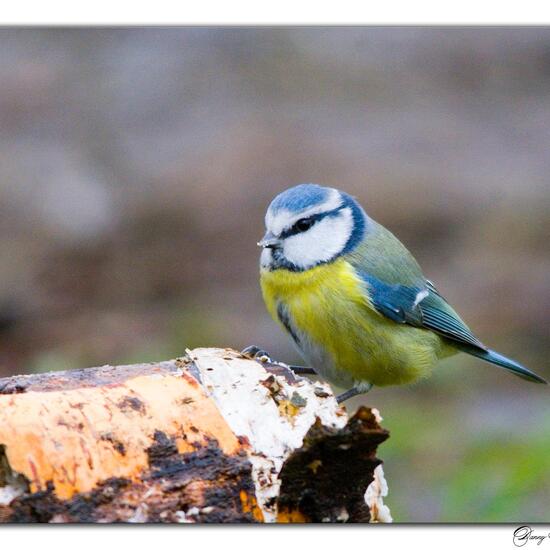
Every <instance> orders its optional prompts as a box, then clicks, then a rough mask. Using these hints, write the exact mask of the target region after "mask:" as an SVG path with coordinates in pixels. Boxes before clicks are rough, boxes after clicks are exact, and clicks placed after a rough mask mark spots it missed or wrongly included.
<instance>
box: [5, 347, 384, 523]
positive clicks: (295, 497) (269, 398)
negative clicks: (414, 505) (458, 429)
mask: <svg viewBox="0 0 550 550" xmlns="http://www.w3.org/2000/svg"><path fill="white" fill-rule="evenodd" d="M379 422H380V417H379V415H378V412H377V411H376V410H375V409H367V408H364V407H362V408H360V409H359V410H358V411H357V412H356V413H355V414H354V415H353V416H352V417H351V418H348V416H347V414H346V411H345V408H344V407H342V406H339V405H338V404H337V403H336V399H335V397H334V395H333V393H332V391H331V389H330V387H329V386H328V385H326V384H324V383H322V382H320V381H314V380H311V379H306V378H302V377H299V376H295V375H294V374H293V373H292V372H291V371H290V370H289V369H287V368H285V367H281V366H272V365H269V364H260V363H258V362H256V361H253V360H250V359H247V358H245V357H243V356H242V355H241V354H239V353H237V352H235V351H233V350H229V349H225V350H221V349H210V348H209V349H195V350H192V351H188V352H187V354H186V355H185V357H183V358H181V359H176V360H173V361H165V362H161V363H151V364H141V365H127V366H117V367H112V366H104V367H97V368H89V369H84V370H74V371H65V372H55V373H48V374H35V375H29V376H14V377H12V378H5V379H0V521H1V522H51V523H56V522H57V523H59V522H62V523H65V522H120V521H122V522H139V523H144V522H180V523H235V522H387V521H391V516H390V513H389V510H388V508H387V507H386V506H385V505H384V503H383V497H384V496H385V494H386V493H387V486H386V482H385V480H384V475H383V471H382V466H381V460H379V459H378V458H376V454H375V453H376V448H377V446H378V445H379V444H380V443H381V442H383V441H384V440H385V439H386V438H387V437H388V432H387V431H386V430H384V429H382V428H381V427H380V425H379Z"/></svg>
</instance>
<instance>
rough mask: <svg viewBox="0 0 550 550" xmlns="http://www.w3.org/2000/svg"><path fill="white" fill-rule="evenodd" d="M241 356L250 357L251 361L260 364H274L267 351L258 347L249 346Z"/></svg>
mask: <svg viewBox="0 0 550 550" xmlns="http://www.w3.org/2000/svg"><path fill="white" fill-rule="evenodd" d="M241 355H244V356H245V357H248V358H249V359H255V360H256V361H259V362H260V363H272V360H271V356H270V355H269V353H267V351H265V350H264V349H262V348H260V347H258V346H254V345H252V346H247V347H246V348H244V349H243V350H242V351H241Z"/></svg>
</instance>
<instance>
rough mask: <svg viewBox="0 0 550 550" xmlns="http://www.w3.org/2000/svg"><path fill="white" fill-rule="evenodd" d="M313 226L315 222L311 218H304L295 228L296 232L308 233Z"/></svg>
mask: <svg viewBox="0 0 550 550" xmlns="http://www.w3.org/2000/svg"><path fill="white" fill-rule="evenodd" d="M312 225H313V220H312V219H311V218H302V219H301V220H298V221H297V222H296V223H295V224H294V227H295V228H296V231H299V232H300V233H303V232H304V231H307V230H308V229H309V228H310V227H311V226H312Z"/></svg>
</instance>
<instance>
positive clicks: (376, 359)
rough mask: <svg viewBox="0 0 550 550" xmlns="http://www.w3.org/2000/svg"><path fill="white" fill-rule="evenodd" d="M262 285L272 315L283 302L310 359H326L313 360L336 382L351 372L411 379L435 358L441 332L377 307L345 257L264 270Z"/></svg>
mask: <svg viewBox="0 0 550 550" xmlns="http://www.w3.org/2000/svg"><path fill="white" fill-rule="evenodd" d="M261 287H262V292H263V296H264V300H265V303H266V305H267V308H268V310H269V312H270V314H271V315H272V317H273V318H274V319H275V320H277V321H279V322H280V321H281V319H280V318H279V313H278V308H280V306H281V304H282V306H283V307H284V310H285V311H286V313H287V315H288V318H289V320H290V322H291V324H292V327H293V329H294V330H295V331H296V333H298V335H302V338H303V339H304V340H307V342H306V343H307V345H304V343H303V342H302V343H301V344H300V343H299V344H298V345H299V347H300V348H302V352H303V353H304V356H305V357H306V360H307V359H308V358H310V359H311V361H310V364H311V363H315V362H316V361H315V359H317V362H321V363H325V364H324V365H319V364H312V366H313V367H314V368H317V369H318V370H319V371H320V372H321V374H322V375H323V376H324V377H325V378H328V379H329V380H330V381H331V382H333V383H335V384H339V385H343V386H346V385H348V384H349V380H350V378H352V379H353V380H355V381H367V382H371V383H373V384H376V385H387V384H401V383H406V382H411V381H413V380H415V379H417V378H419V377H421V376H423V375H425V374H427V372H429V370H430V368H431V367H432V366H433V365H434V363H435V362H436V360H437V356H438V354H439V350H440V346H441V344H440V338H439V337H438V336H437V335H436V334H433V333H431V332H430V331H427V330H424V329H417V328H414V327H411V326H408V325H400V324H398V323H395V322H394V321H391V320H389V319H387V318H386V317H383V316H382V315H380V314H379V313H378V312H376V310H375V309H374V308H373V307H372V303H371V301H370V298H369V293H368V288H367V286H366V284H365V283H364V282H363V281H362V280H361V279H360V278H359V277H358V275H357V274H356V272H355V270H354V269H353V267H352V266H351V265H350V264H349V263H348V262H347V261H345V259H343V258H340V259H338V260H336V261H334V262H332V263H328V264H321V265H319V266H317V267H314V268H312V269H309V270H306V271H302V272H292V271H288V270H284V269H278V270H274V271H268V270H262V272H261ZM286 328H287V329H288V327H286ZM304 348H306V349H304ZM327 363H330V364H327Z"/></svg>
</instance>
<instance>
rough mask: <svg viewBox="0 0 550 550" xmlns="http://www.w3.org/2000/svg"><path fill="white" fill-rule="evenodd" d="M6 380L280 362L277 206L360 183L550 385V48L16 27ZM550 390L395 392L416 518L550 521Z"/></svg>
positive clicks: (449, 380)
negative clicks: (185, 363) (231, 359)
mask: <svg viewBox="0 0 550 550" xmlns="http://www.w3.org/2000/svg"><path fill="white" fill-rule="evenodd" d="M0 81H1V83H2V85H1V86H0V128H1V129H2V131H1V132H0V235H1V239H0V375H4V376H5V375H9V374H13V373H15V372H32V371H43V370H50V369H54V368H73V367H82V366H87V365H96V364H102V363H107V362H109V363H116V362H134V361H149V360H155V359H163V358H167V357H172V356H177V355H180V354H181V353H182V352H183V350H184V349H185V348H186V347H192V346H197V345H217V346H232V347H235V348H239V347H244V346H245V345H247V344H250V343H256V344H259V345H262V346H264V347H266V348H267V349H269V350H270V351H271V352H272V354H273V355H274V356H276V357H280V358H282V359H287V360H288V361H298V360H299V359H298V357H297V356H296V353H295V352H294V350H293V349H292V348H291V345H290V342H289V341H288V339H287V338H286V337H285V336H284V335H283V334H282V333H281V331H280V330H279V328H278V327H276V326H275V325H274V324H273V323H272V321H271V320H270V319H269V318H268V315H267V313H266V312H265V309H264V307H263V304H262V301H261V296H260V292H259V288H258V281H257V262H258V250H257V248H256V244H255V243H256V241H257V240H258V238H259V237H260V236H261V235H262V233H263V227H262V219H263V214H264V211H265V208H266V206H267V204H268V203H269V201H270V199H271V198H272V197H273V196H274V195H275V194H276V193H278V192H279V191H281V190H282V189H284V188H285V187H287V186H290V185H293V184H295V183H298V182H303V181H315V182H318V183H322V184H327V185H333V186H337V187H341V188H342V189H344V190H346V191H348V192H350V193H352V194H354V195H356V196H357V197H358V198H359V199H360V201H361V202H362V203H363V204H364V206H365V207H366V209H367V210H368V212H369V213H370V214H371V215H372V216H373V217H374V218H375V219H377V220H378V221H380V222H381V223H383V224H384V225H386V226H388V227H389V228H390V229H391V230H392V231H394V232H395V233H396V234H397V236H398V237H400V238H401V239H402V240H403V241H404V242H405V243H406V244H407V246H408V247H409V248H410V249H411V250H412V251H413V253H414V254H415V255H416V257H417V258H418V259H419V261H420V263H421V264H422V265H423V267H424V269H425V272H426V274H427V275H428V276H429V277H430V278H431V279H432V280H434V281H435V282H436V284H437V285H438V287H439V289H440V290H441V292H442V293H443V294H444V295H446V296H447V297H448V299H449V301H450V302H451V303H453V304H454V305H455V306H456V307H457V309H458V311H459V312H460V313H461V314H462V315H463V317H464V318H465V319H466V321H467V322H468V323H469V324H470V326H471V327H472V328H473V329H474V330H475V332H476V333H477V334H478V335H479V336H480V338H481V339H482V340H484V341H485V342H487V343H488V344H490V345H491V346H492V347H495V348H496V349H498V350H499V351H501V352H502V353H505V354H509V355H511V356H512V357H516V358H518V359H521V360H522V361H523V362H524V363H525V364H526V365H527V366H529V367H530V368H532V369H534V370H536V371H537V372H539V373H540V374H542V375H546V376H547V377H548V376H549V375H550V370H549V369H548V357H549V351H550V350H549V339H548V336H549V334H548V333H549V326H550V325H549V323H548V310H549V306H550V303H549V300H550V292H549V290H550V256H549V254H548V243H547V239H548V235H549V234H550V218H549V217H548V208H549V206H550V202H549V199H550V193H549V191H550V189H549V187H550V186H549V174H550V156H549V155H548V151H549V150H550V133H549V131H548V129H549V128H550V94H549V93H548V90H549V89H550V30H549V29H540V28H539V29H537V28H522V29H512V28H509V29H505V28H492V29H488V28H477V29H475V28H470V29H449V28H446V29H437V28H425V29H420V28H346V29H338V28H323V29H314V28H307V29H306V28H302V29H299V28H294V29H292V28H290V29H265V28H262V29H251V28H249V29H238V28H225V29H213V28H187V29H185V28H183V29H177V28H171V29H161V28H150V29H0ZM548 397H549V393H548V389H547V388H544V387H540V386H535V385H531V384H528V383H525V382H523V381H521V380H519V379H517V378H515V377H513V376H510V375H508V374H506V373H503V372H502V371H500V370H498V369H496V368H492V367H489V366H486V365H483V364H481V363H480V362H479V361H475V360H473V359H470V358H458V357H457V358H455V359H452V360H449V361H447V362H446V363H444V364H443V365H442V368H441V369H440V371H438V372H437V373H436V375H435V376H434V377H433V378H432V379H431V380H428V381H425V382H422V383H420V384H418V385H416V386H414V387H410V388H386V389H383V390H377V389H375V390H373V392H372V394H370V395H369V396H368V397H367V398H365V400H366V401H367V402H368V403H369V404H370V405H373V406H378V407H380V409H381V410H382V411H383V414H384V416H385V417H386V423H385V425H386V426H387V427H388V428H389V429H390V430H391V431H392V438H391V439H390V441H389V442H388V443H387V444H385V448H384V449H382V450H381V455H382V456H384V457H385V458H386V470H387V473H388V479H389V481H390V490H391V491H392V492H391V493H390V497H389V498H388V502H389V504H390V506H391V507H392V510H393V511H394V516H395V517H396V518H397V519H400V520H409V521H415V520H418V521H421V520H424V521H436V520H440V521H489V520H491V521H535V520H539V521H542V520H546V521H548V519H549V517H548V510H550V496H549V495H550V491H549V490H548V489H549V477H550V467H549V464H548V458H547V457H548V456H550V454H549V451H550V443H549V441H550V437H549V436H550V433H549V427H550V417H549V416H548Z"/></svg>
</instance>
